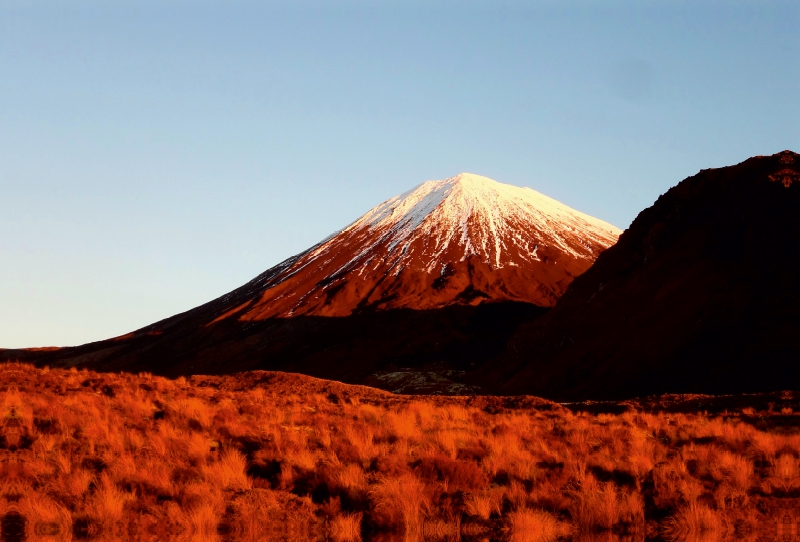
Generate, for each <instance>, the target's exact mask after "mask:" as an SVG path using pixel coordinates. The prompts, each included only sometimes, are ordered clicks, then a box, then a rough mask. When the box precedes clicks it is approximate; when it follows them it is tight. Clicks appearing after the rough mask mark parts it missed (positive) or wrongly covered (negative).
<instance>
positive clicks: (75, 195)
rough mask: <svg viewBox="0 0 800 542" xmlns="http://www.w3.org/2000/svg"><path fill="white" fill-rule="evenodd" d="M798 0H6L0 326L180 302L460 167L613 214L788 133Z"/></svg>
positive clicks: (14, 333)
mask: <svg viewBox="0 0 800 542" xmlns="http://www.w3.org/2000/svg"><path fill="white" fill-rule="evenodd" d="M627 5H635V6H636V8H635V9H631V8H630V7H627ZM319 6H324V7H319ZM798 21H800V2H797V1H792V2H770V1H768V0H759V1H752V2H735V1H730V2H703V1H702V0H699V1H686V2H679V1H676V2H657V1H646V0H641V1H635V2H633V1H632V2H614V1H611V0H609V1H607V2H569V1H564V2H557V1H552V2H530V3H524V2H503V1H501V0H497V1H487V2H468V1H467V2H456V1H453V2H442V1H439V2H435V1H434V2H413V1H409V2H392V1H389V0H386V1H363V2H338V1H336V0H329V1H319V2H310V1H308V2H300V1H297V2H285V3H282V4H281V3H271V4H270V3H267V2H251V3H246V2H239V3H237V2H235V1H233V2H222V1H219V2H203V1H200V0H197V1H193V2H189V1H186V2H182V1H171V0H159V1H155V0H153V1H147V0H139V1H136V2H134V1H130V2H128V1H123V0H115V1H110V0H109V1H102V2H101V1H94V2H88V1H87V2H81V1H77V0H76V1H61V2H47V1H37V0H26V1H24V2H23V1H20V2H8V1H5V0H0V206H1V207H0V209H2V211H0V346H5V347H23V346H41V345H69V344H79V343H82V342H86V341H90V340H98V339H103V338H107V337H110V336H115V335H120V334H123V333H126V332H128V331H131V330H133V329H135V328H138V327H141V326H144V325H146V324H149V323H151V322H153V321H156V320H159V319H161V318H164V317H167V316H170V315H172V314H175V313H177V312H181V311H184V310H187V309H190V308H192V307H194V306H196V305H198V304H200V303H203V302H205V301H208V300H210V299H212V298H214V297H217V296H219V295H221V294H223V293H225V292H226V291H228V290H231V289H233V288H235V287H237V286H239V285H241V284H242V283H244V282H246V281H247V280H249V279H251V278H252V277H253V276H255V275H257V274H258V273H260V272H261V271H263V270H265V269H267V268H269V267H271V266H272V265H274V264H276V263H278V262H279V261H281V260H283V259H284V258H286V257H288V256H291V255H293V254H295V253H297V252H299V251H301V250H303V249H305V248H307V247H308V246H310V245H312V244H313V243H315V242H317V241H318V240H320V239H322V238H323V237H325V236H326V235H328V234H330V233H331V232H333V231H334V230H336V229H338V228H340V227H342V226H344V225H346V224H348V223H349V222H351V221H352V220H354V219H355V218H357V217H358V216H360V215H361V214H362V213H363V212H365V211H366V210H368V209H369V208H371V207H372V206H374V205H376V204H378V203H380V202H381V201H383V200H385V199H387V198H389V197H391V196H393V195H395V194H397V193H400V192H403V191H405V190H407V189H409V188H411V187H412V186H414V185H416V184H419V183H421V182H423V181H425V180H428V179H440V178H445V177H448V176H452V175H454V174H456V173H459V172H461V171H469V172H473V173H478V174H481V175H486V176H488V177H491V178H494V179H496V180H498V181H500V182H505V183H510V184H515V185H519V186H530V187H532V188H534V189H536V190H539V191H540V192H543V193H545V194H547V195H549V196H552V197H554V198H556V199H558V200H561V201H562V202H564V203H566V204H568V205H570V206H572V207H575V208H577V209H579V210H581V211H584V212H587V213H589V214H592V215H594V216H597V217H600V218H602V219H605V220H608V221H609V222H612V223H614V224H616V225H617V226H620V227H627V226H628V224H629V223H630V222H631V220H633V218H634V217H635V216H636V214H637V213H638V212H639V211H640V210H641V209H643V208H645V207H646V206H648V205H650V204H651V203H652V202H653V201H654V200H655V199H656V198H657V197H658V195H659V194H661V193H663V192H664V191H665V190H667V189H668V188H669V187H670V186H673V185H675V184H676V183H678V182H679V181H680V180H682V179H683V178H685V177H687V176H689V175H692V174H694V173H696V172H697V171H698V170H700V169H702V168H707V167H718V166H723V165H728V164H733V163H737V162H740V161H742V160H744V159H745V158H747V157H749V156H752V155H756V154H772V153H775V152H778V151H781V150H783V149H786V148H791V149H794V150H798V148H800V100H799V99H798V98H800V69H799V68H800V38H799V37H798V36H800V31H798V25H797V23H798Z"/></svg>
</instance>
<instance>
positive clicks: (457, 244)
mask: <svg viewBox="0 0 800 542" xmlns="http://www.w3.org/2000/svg"><path fill="white" fill-rule="evenodd" d="M619 234H620V230H618V229H617V228H615V227H614V226H612V225H610V224H608V223H606V222H603V221H601V220H598V219H596V218H593V217H590V216H588V215H585V214H583V213H580V212H577V211H575V210H573V209H570V208H569V207H567V206H565V205H563V204H561V203H559V202H557V201H555V200H553V199H551V198H548V197H547V196H544V195H542V194H540V193H538V192H536V191H534V190H531V189H530V188H518V187H515V186H510V185H505V184H501V183H498V182H496V181H493V180H491V179H488V178H486V177H481V176H479V175H473V174H469V173H462V174H460V175H457V176H455V177H451V178H449V179H445V180H441V181H428V182H425V183H423V184H421V185H419V186H417V187H416V188H414V189H413V190H411V191H409V192H406V193H404V194H401V195H399V196H396V197H394V198H392V199H390V200H388V201H386V202H384V203H382V204H380V205H378V206H377V207H375V208H373V209H372V210H370V211H369V212H368V213H366V214H365V215H364V216H362V217H361V218H359V219H358V220H357V221H355V222H354V223H352V224H351V225H350V226H348V227H347V228H345V229H344V230H342V231H340V232H338V233H336V234H334V235H332V236H331V237H329V238H327V239H325V240H324V241H323V242H321V243H319V244H318V245H316V246H314V247H312V248H311V249H309V250H308V251H306V252H304V253H302V254H299V255H297V256H295V257H293V258H290V259H289V260H286V261H285V262H283V263H281V264H280V265H278V266H276V267H275V268H273V269H270V270H269V271H267V272H266V273H264V274H263V275H261V276H260V277H257V278H256V279H255V280H253V281H252V282H250V283H249V284H247V285H245V286H244V287H242V288H241V289H239V290H237V291H235V292H232V293H231V294H230V295H229V296H226V297H228V298H229V299H227V301H229V303H230V304H227V305H226V306H227V309H226V311H224V312H223V311H220V313H221V314H220V316H219V317H218V318H222V317H227V316H229V315H233V314H237V313H238V314H239V318H240V319H244V320H250V319H262V318H267V317H272V316H284V317H288V316H294V315H300V314H307V315H321V316H345V315H348V314H351V313H353V312H354V311H358V310H363V309H388V308H413V309H433V308H440V307H443V306H447V305H451V304H476V303H480V302H484V301H490V300H515V301H525V302H529V303H535V304H538V305H542V306H551V305H552V304H554V303H555V301H556V299H558V297H559V296H560V295H561V294H562V293H563V291H564V290H565V289H566V287H567V285H568V284H569V283H570V282H571V280H572V278H573V277H574V276H576V275H578V274H580V273H582V272H583V271H585V270H586V269H587V268H588V267H589V266H590V265H591V264H592V262H593V261H594V260H595V258H597V256H598V254H599V253H600V252H601V251H602V250H604V249H605V248H607V247H608V246H610V245H612V244H613V243H615V242H616V240H617V237H618V236H619ZM231 307H233V308H236V307H241V310H233V311H231Z"/></svg>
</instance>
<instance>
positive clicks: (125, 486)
mask: <svg viewBox="0 0 800 542" xmlns="http://www.w3.org/2000/svg"><path fill="white" fill-rule="evenodd" d="M573 410H574V409H573ZM573 410H570V409H568V408H565V407H564V406H561V405H558V404H555V403H551V402H548V401H545V400H541V399H536V398H532V397H509V398H492V397H460V398H458V397H414V396H400V395H392V394H389V393H385V392H381V391H378V390H375V389H371V388H365V387H359V386H348V385H344V384H340V383H336V382H328V381H323V380H317V379H313V378H308V377H303V376H298V375H291V374H281V373H268V372H253V373H242V374H239V375H233V376H227V377H192V378H189V379H184V378H180V379H177V380H169V379H165V378H160V377H154V376H151V375H148V374H140V375H130V374H102V373H94V372H88V371H83V370H75V369H72V370H55V369H53V370H48V369H46V368H45V369H36V368H33V367H32V366H29V365H22V364H6V365H3V366H0V416H2V436H0V461H1V462H0V469H1V471H0V527H1V528H2V533H0V534H2V537H3V539H5V540H25V539H27V540H42V541H44V540H71V539H72V540H76V539H88V540H167V539H178V540H198V541H199V540H212V541H213V540H220V541H222V540H242V541H245V540H246V541H251V540H252V541H255V540H287V541H288V540H298V541H302V540H334V541H343V542H345V541H358V540H380V539H400V540H403V539H405V540H409V541H412V540H422V539H425V540H459V539H462V540H476V541H479V540H494V539H497V540H510V541H513V542H547V541H553V540H557V539H576V540H587V541H601V540H602V541H606V540H615V539H623V540H636V541H639V540H644V539H663V540H693V541H702V542H718V541H723V540H748V541H755V540H758V539H767V538H764V537H765V536H772V535H776V536H777V535H780V534H781V532H782V531H781V529H789V528H790V525H789V523H787V522H786V521H788V520H786V521H784V520H782V519H780V518H781V517H784V516H783V515H782V514H783V513H784V511H785V510H789V509H791V507H792V505H793V504H795V503H796V502H798V501H797V500H796V499H797V498H798V497H800V474H799V472H800V471H799V469H800V463H799V461H798V458H799V457H800V436H798V435H797V434H796V433H794V432H793V431H792V430H791V429H786V427H783V429H781V430H780V431H778V430H776V429H775V427H773V426H770V424H769V423H765V420H767V422H768V421H769V419H770V417H771V416H773V417H780V419H782V420H790V421H791V420H793V417H794V414H793V412H791V411H788V409H784V410H783V411H782V412H767V411H763V412H760V411H757V410H755V409H753V408H742V409H738V410H736V409H733V410H730V411H727V412H721V413H716V414H705V413H702V412H700V413H698V412H694V413H685V412H684V413H678V412H669V411H664V410H662V411H655V412H654V411H646V410H639V411H637V410H628V411H626V412H622V413H619V414H590V413H587V412H574V411H573ZM789 425H790V426H791V425H792V424H791V423H790V424H789ZM787 513H788V512H787ZM795 516H796V514H795ZM795 516H793V517H795ZM776 518H778V519H776ZM781 521H783V523H781ZM792 521H794V522H795V528H796V521H797V520H796V519H792ZM765 533H766V534H765ZM770 533H771V534H770ZM15 537H16V538H15Z"/></svg>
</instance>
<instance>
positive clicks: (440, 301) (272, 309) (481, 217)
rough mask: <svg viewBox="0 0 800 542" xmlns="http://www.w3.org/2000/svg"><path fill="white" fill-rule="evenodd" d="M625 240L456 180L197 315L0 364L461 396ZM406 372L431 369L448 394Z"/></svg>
mask: <svg viewBox="0 0 800 542" xmlns="http://www.w3.org/2000/svg"><path fill="white" fill-rule="evenodd" d="M618 234H619V230H618V229H616V228H615V227H614V226H611V225H610V224H607V223H605V222H603V221H601V220H598V219H595V218H592V217H590V216H588V215H585V214H582V213H579V212H577V211H574V210H573V209H570V208H569V207H567V206H565V205H563V204H561V203H559V202H557V201H555V200H553V199H551V198H548V197H546V196H543V195H542V194H539V193H538V192H535V191H533V190H531V189H528V188H517V187H514V186H509V185H504V184H500V183H498V182H496V181H493V180H491V179H488V178H486V177H480V176H478V175H472V174H467V173H462V174H460V175H457V176H455V177H452V178H450V179H446V180H443V181H428V182H426V183H423V184H421V185H419V186H418V187H416V188H415V189H413V190H411V191H409V192H406V193H405V194H402V195H400V196H397V197H395V198H392V199H390V200H388V201H386V202H384V203H382V204H381V205H379V206H377V207H375V208H374V209H372V210H371V211H369V212H368V213H367V214H365V215H364V216H362V217H361V218H360V219H358V220H357V221H356V222H354V223H352V224H351V225H349V226H348V227H347V228H345V229H343V230H342V231H340V232H337V233H336V234H334V235H332V236H331V237H329V238H328V239H326V240H324V241H322V242H321V243H319V244H317V245H316V246H314V247H312V248H311V249H309V250H307V251H305V252H303V253H301V254H299V255H297V256H294V257H292V258H289V259H288V260H286V261H284V262H283V263H281V264H279V265H277V266H276V267H274V268H272V269H270V270H268V271H266V272H265V273H263V274H262V275H260V276H258V277H256V278H255V279H253V280H252V281H250V282H249V283H247V284H245V285H244V286H242V287H241V288H238V289H236V290H234V291H233V292H231V293H229V294H227V295H225V296H222V297H220V298H219V299H216V300H214V301H211V302H209V303H207V304H205V305H202V306H200V307H197V308H196V309H193V310H190V311H188V312H186V313H183V314H179V315H177V316H174V317H172V318H168V319H166V320H163V321H161V322H157V323H155V324H152V325H150V326H147V327H145V328H143V329H140V330H138V331H135V332H133V333H130V334H128V335H124V336H122V337H118V338H116V339H110V340H107V341H101V342H98V343H92V344H88V345H83V346H79V347H74V348H63V349H57V350H50V351H42V350H24V351H20V350H15V351H11V350H7V351H0V358H5V359H19V360H29V361H35V362H37V363H41V364H51V365H59V366H73V365H78V366H86V367H90V368H94V369H102V370H127V371H150V372H154V373H159V374H169V375H178V374H199V373H205V374H221V373H231V372H236V371H243V370H250V369H270V370H283V371H296V372H302V373H306V374H310V375H313V376H320V377H324V378H332V379H338V380H345V381H348V382H355V383H369V384H371V385H375V386H379V387H384V388H389V389H403V390H404V391H429V392H432V391H437V392H447V393H464V392H466V391H469V390H468V389H467V388H465V387H464V386H461V385H460V384H458V382H457V381H458V379H459V378H460V375H462V374H463V373H464V372H466V371H470V370H472V369H474V368H475V367H477V366H479V365H480V364H482V363H484V362H485V361H487V360H489V359H491V358H493V357H494V356H495V355H497V353H499V352H500V351H501V350H502V348H503V347H504V345H505V342H506V340H507V339H508V337H509V336H510V334H511V333H512V332H513V330H514V329H515V328H516V327H517V326H519V325H520V324H521V323H523V322H527V321H531V320H533V319H535V318H537V317H539V316H540V315H541V314H543V313H544V312H546V310H547V308H548V307H550V306H552V305H553V304H554V303H555V302H556V300H557V299H558V298H559V297H560V296H561V295H562V294H563V292H564V291H565V290H566V288H567V286H568V285H569V284H570V283H571V282H572V280H573V279H574V277H575V276H577V275H579V274H580V273H582V272H584V271H585V270H586V269H588V268H589V266H591V264H592V263H593V262H594V260H595V258H596V257H597V255H598V254H600V252H602V251H603V250H604V249H605V248H607V247H608V246H609V245H611V244H613V243H614V242H615V241H616V239H617V236H618ZM404 367H412V368H416V369H419V368H424V369H430V371H428V373H426V374H429V376H431V378H433V379H434V380H436V379H439V380H438V381H439V382H440V383H441V385H438V384H436V385H431V384H430V382H422V381H421V380H420V378H419V375H418V374H417V373H413V374H409V373H405V374H402V371H401V372H400V373H398V369H402V368H404ZM442 375H444V376H442ZM409 380H410V381H413V382H411V383H409ZM423 380H424V379H423ZM470 389H472V388H470Z"/></svg>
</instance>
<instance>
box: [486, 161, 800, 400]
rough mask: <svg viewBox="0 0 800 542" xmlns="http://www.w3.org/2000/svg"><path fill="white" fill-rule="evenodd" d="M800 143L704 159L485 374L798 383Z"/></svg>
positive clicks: (670, 386) (588, 392) (538, 384)
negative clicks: (738, 159)
mask: <svg viewBox="0 0 800 542" xmlns="http://www.w3.org/2000/svg"><path fill="white" fill-rule="evenodd" d="M798 339H800V155H798V154H795V153H793V152H790V151H784V152H782V153H779V154H776V155H773V156H759V157H755V158H750V159H749V160H746V161H744V162H742V163H741V164H738V165H736V166H731V167H724V168H720V169H707V170H703V171H701V172H700V173H698V174H697V175H695V176H693V177H690V178H688V179H686V180H684V181H683V182H681V183H680V184H678V185H677V186H675V187H673V188H672V189H670V190H669V191H667V192H666V193H665V194H664V195H662V196H661V197H660V198H659V199H658V200H657V201H656V202H655V204H653V206H652V207H649V208H648V209H645V210H644V211H642V212H641V213H640V214H639V216H638V217H637V218H636V220H634V221H633V223H632V224H631V226H630V228H628V229H627V230H626V231H625V232H624V233H623V234H622V236H621V237H620V239H619V242H618V243H617V244H616V245H614V246H613V247H611V248H610V249H608V250H607V251H605V252H604V253H603V254H602V255H601V256H600V258H598V260H597V261H596V262H595V264H594V265H593V266H592V267H591V268H590V269H589V270H588V271H587V272H586V273H584V274H583V275H581V276H580V277H579V278H578V279H576V280H575V281H574V282H573V283H572V284H571V286H570V287H569V289H568V291H567V292H566V294H565V295H564V296H563V297H562V298H561V299H560V300H559V302H558V304H557V305H556V307H555V308H554V309H553V310H552V311H550V313H549V314H547V315H546V316H544V317H543V318H541V319H539V320H537V321H536V322H530V323H528V324H525V325H523V326H521V327H520V328H519V329H517V330H516V332H515V333H514V336H513V337H512V338H511V340H510V342H509V344H508V346H507V348H506V349H505V351H504V353H503V354H502V355H501V356H500V357H499V359H497V360H495V362H494V363H492V364H491V366H486V367H485V368H483V369H482V370H480V371H478V374H477V375H476V376H475V377H476V378H479V379H480V381H481V382H482V383H486V382H491V383H492V384H490V386H491V389H492V391H494V392H495V393H500V394H519V393H529V394H536V395H541V396H544V397H548V398H551V399H560V400H574V399H588V398H590V399H620V398H628V397H635V396H644V395H649V394H657V393H706V394H727V393H746V392H763V391H774V390H787V389H798V388H800V363H798V360H800V340H798Z"/></svg>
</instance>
